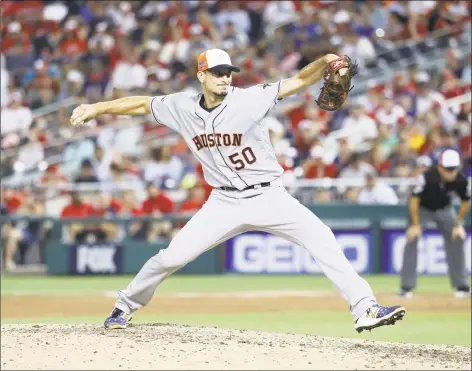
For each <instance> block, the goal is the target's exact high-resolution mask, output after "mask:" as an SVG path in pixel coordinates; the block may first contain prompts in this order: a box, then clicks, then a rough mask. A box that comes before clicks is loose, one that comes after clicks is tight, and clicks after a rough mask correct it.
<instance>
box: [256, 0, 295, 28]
mask: <svg viewBox="0 0 472 371" xmlns="http://www.w3.org/2000/svg"><path fill="white" fill-rule="evenodd" d="M296 18H297V12H296V9H295V5H294V4H293V1H269V3H268V4H267V5H266V7H265V9H264V13H263V15H262V19H263V20H264V22H265V24H266V25H267V28H266V30H267V31H268V32H269V33H272V31H273V30H274V29H276V28H277V27H280V26H283V25H285V24H288V23H290V22H293V21H294V20H295V19H296Z"/></svg>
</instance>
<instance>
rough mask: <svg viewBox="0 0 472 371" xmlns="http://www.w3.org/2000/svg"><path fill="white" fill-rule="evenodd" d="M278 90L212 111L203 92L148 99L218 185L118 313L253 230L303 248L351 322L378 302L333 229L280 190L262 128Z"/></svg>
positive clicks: (244, 95) (124, 293) (258, 89)
mask: <svg viewBox="0 0 472 371" xmlns="http://www.w3.org/2000/svg"><path fill="white" fill-rule="evenodd" d="M279 89H280V82H277V83H272V84H263V85H262V84H261V85H255V86H252V87H250V88H247V89H239V88H233V87H232V88H230V89H229V92H228V94H227V96H226V97H225V98H224V100H223V102H222V103H221V104H220V105H219V106H217V107H216V108H214V109H213V110H211V111H210V112H209V111H207V110H205V109H203V108H202V107H201V106H200V104H199V102H200V99H201V98H202V94H195V95H192V94H188V93H176V94H170V95H166V96H158V97H153V98H150V99H151V109H152V114H153V116H154V118H155V119H156V121H157V122H158V123H160V124H163V125H166V126H168V127H169V128H171V129H174V130H175V131H177V132H178V133H180V134H181V135H182V136H183V137H184V139H185V141H186V143H187V145H188V147H189V148H190V150H191V151H192V152H193V154H194V155H195V157H196V158H197V159H198V160H199V161H200V162H201V164H202V166H203V171H204V176H205V180H206V181H207V182H208V183H209V184H210V185H212V186H213V187H215V188H214V190H213V191H212V193H211V195H210V197H209V198H208V200H207V202H206V203H205V204H204V205H203V207H202V208H201V209H200V210H199V211H198V212H197V213H196V214H195V215H194V216H193V217H192V219H191V220H190V221H189V222H188V223H187V224H186V225H185V226H184V227H183V228H182V230H180V231H179V232H178V233H177V235H176V236H175V237H174V238H173V239H172V241H171V242H170V244H169V246H168V247H167V248H166V249H163V250H161V251H159V253H158V254H156V255H155V256H153V257H152V258H150V259H149V260H148V261H147V262H146V263H145V264H144V266H143V267H142V269H141V270H140V272H139V273H138V274H137V275H136V277H135V278H134V280H133V281H132V282H131V283H130V284H129V286H128V287H127V288H126V289H124V290H120V291H119V292H118V299H117V301H116V304H115V306H116V307H117V308H119V309H121V310H122V311H124V312H125V313H128V314H131V313H133V312H134V311H135V310H137V309H139V308H141V307H142V306H145V305H146V304H147V303H148V302H149V301H150V300H151V298H152V296H153V294H154V292H155V290H156V288H157V286H158V285H159V284H160V283H161V282H162V281H163V280H164V279H165V278H166V277H168V276H169V275H170V274H172V273H173V272H175V271H176V270H178V269H180V268H182V267H183V266H184V265H186V264H187V263H189V262H190V261H192V260H194V259H196V258H197V257H198V256H199V255H201V254H202V253H204V252H205V251H207V250H208V249H211V248H212V247H214V246H217V245H219V244H220V243H222V242H224V241H225V240H227V239H229V238H231V237H233V236H235V235H237V234H240V233H242V232H245V231H250V230H260V231H266V232H269V233H272V234H274V235H278V236H281V237H283V238H285V239H287V240H289V241H291V242H293V243H295V244H298V245H300V246H303V247H305V248H306V249H307V250H308V251H309V252H310V254H311V255H312V256H313V258H314V259H315V260H316V262H317V263H318V264H319V266H320V267H321V269H322V270H323V272H324V273H325V274H326V276H327V277H328V278H329V279H330V280H331V281H332V282H333V283H334V285H336V287H337V288H338V289H339V290H340V292H341V294H342V295H343V297H344V298H345V299H346V300H347V301H348V302H349V304H350V308H351V313H352V315H353V316H354V318H355V319H357V318H358V317H360V316H361V315H362V314H363V313H364V312H365V311H366V310H367V309H368V308H369V307H370V306H372V305H373V304H375V303H376V299H375V297H374V295H373V293H372V290H371V288H370V286H369V284H368V283H367V282H366V281H365V280H364V279H363V278H361V277H360V276H359V275H358V274H357V272H356V271H355V270H354V269H353V267H352V266H351V265H350V263H349V261H348V260H347V259H346V257H345V256H344V254H343V252H342V250H341V248H340V247H339V245H338V244H337V242H336V239H335V237H334V234H333V233H332V231H331V229H330V228H328V227H327V226H326V225H325V224H324V223H323V222H322V221H321V220H320V219H319V218H318V217H316V215H314V214H313V213H312V212H311V211H309V210H308V209H307V208H306V207H305V206H303V205H302V204H301V203H300V202H299V201H297V200H296V199H295V198H293V197H292V196H290V194H289V193H288V192H287V191H286V190H285V188H284V187H283V186H282V181H281V178H280V177H281V175H282V173H283V169H282V168H281V166H280V165H279V164H278V162H277V160H276V156H275V153H274V149H273V147H272V145H271V143H270V140H269V134H268V130H267V128H266V127H264V126H263V125H262V124H261V122H262V119H263V118H264V117H265V116H266V115H267V113H268V112H269V110H270V109H271V108H273V107H274V106H275V105H276V104H277V96H278V92H279ZM225 187H229V189H228V188H225ZM248 187H250V188H248Z"/></svg>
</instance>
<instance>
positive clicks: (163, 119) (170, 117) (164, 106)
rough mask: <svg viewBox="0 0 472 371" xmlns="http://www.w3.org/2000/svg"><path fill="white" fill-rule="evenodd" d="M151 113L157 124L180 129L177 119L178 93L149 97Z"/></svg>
mask: <svg viewBox="0 0 472 371" xmlns="http://www.w3.org/2000/svg"><path fill="white" fill-rule="evenodd" d="M150 100H151V101H150V104H149V105H150V107H151V113H152V116H153V117H154V120H156V122H157V123H158V124H161V125H164V126H167V127H168V128H170V129H172V130H175V131H177V132H179V131H180V124H179V120H178V119H177V117H178V115H177V110H178V94H168V95H158V96H155V97H151V98H150Z"/></svg>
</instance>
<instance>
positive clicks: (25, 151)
mask: <svg viewBox="0 0 472 371" xmlns="http://www.w3.org/2000/svg"><path fill="white" fill-rule="evenodd" d="M43 160H44V148H43V145H42V144H41V142H40V141H39V139H38V137H37V135H36V134H35V133H34V132H31V133H30V134H29V137H28V139H27V142H26V144H25V145H23V146H22V147H21V149H20V151H19V152H18V158H17V164H18V165H17V166H18V167H17V169H19V170H25V171H27V170H32V169H34V168H35V167H36V166H38V165H39V163H40V162H41V161H43Z"/></svg>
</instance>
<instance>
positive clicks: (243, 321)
mask: <svg viewBox="0 0 472 371" xmlns="http://www.w3.org/2000/svg"><path fill="white" fill-rule="evenodd" d="M132 278H133V277H132V276H114V277H96V276H95V277H49V276H40V277H31V276H30V277H27V276H23V277H18V276H6V277H3V278H2V280H1V289H2V291H1V292H2V296H6V295H12V294H15V293H18V292H19V291H21V292H22V293H23V294H32V295H34V294H35V293H36V294H38V293H40V294H43V295H44V294H47V293H50V294H54V293H56V294H60V295H63V294H73V295H87V294H89V295H90V294H91V295H93V294H102V293H103V292H104V291H114V290H117V289H120V288H123V287H126V286H127V284H128V283H129V282H130V281H131V280H132ZM364 278H365V279H366V280H367V281H368V282H369V283H370V284H371V286H372V288H373V290H374V292H375V293H396V292H397V290H398V284H399V277H398V276H386V275H371V276H365V277H364ZM248 290H323V291H331V292H336V289H335V288H334V286H333V285H332V284H331V282H330V281H329V280H328V279H327V278H326V277H324V276H299V275H297V276H295V275H294V276H288V275H287V276H241V275H222V276H189V275H174V276H171V277H170V278H169V279H167V280H166V281H165V282H164V283H163V284H162V285H161V287H160V288H159V290H158V294H166V293H173V292H228V291H248ZM418 292H419V293H448V294H449V293H452V290H451V288H450V286H449V280H448V278H447V277H435V276H427V277H426V276H425V277H420V278H419V285H418ZM319 300H322V299H321V298H320V299H319ZM106 314H107V313H104V316H105V315H106ZM103 319H104V318H103V317H101V318H98V317H65V318H60V319H58V318H33V317H32V318H22V319H11V320H10V319H9V320H3V319H2V323H94V324H97V325H98V326H101V324H102V322H103ZM133 321H134V322H135V323H146V322H148V323H149V322H154V323H155V322H160V323H166V322H169V323H179V324H193V325H205V326H217V327H226V328H236V329H248V330H261V331H275V332H289V333H302V334H314V335H322V336H338V337H349V338H362V339H369V340H383V341H394V342H411V343H436V344H457V345H465V346H469V347H470V346H471V315H470V313H464V312H456V313H446V312H427V311H424V312H419V311H410V312H408V313H407V315H406V317H405V320H404V321H402V322H399V323H398V324H397V325H396V326H389V327H385V328H379V329H376V330H375V331H372V332H371V333H369V332H368V333H362V334H357V332H355V331H354V329H353V322H352V317H351V316H350V314H349V312H348V310H347V306H346V310H345V311H316V312H303V311H298V312H264V313H238V314H211V315H209V314H198V315H196V314H166V315H159V316H157V315H152V314H149V313H148V312H146V311H143V312H141V313H140V314H139V315H137V316H136V317H135V319H134V320H133Z"/></svg>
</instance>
